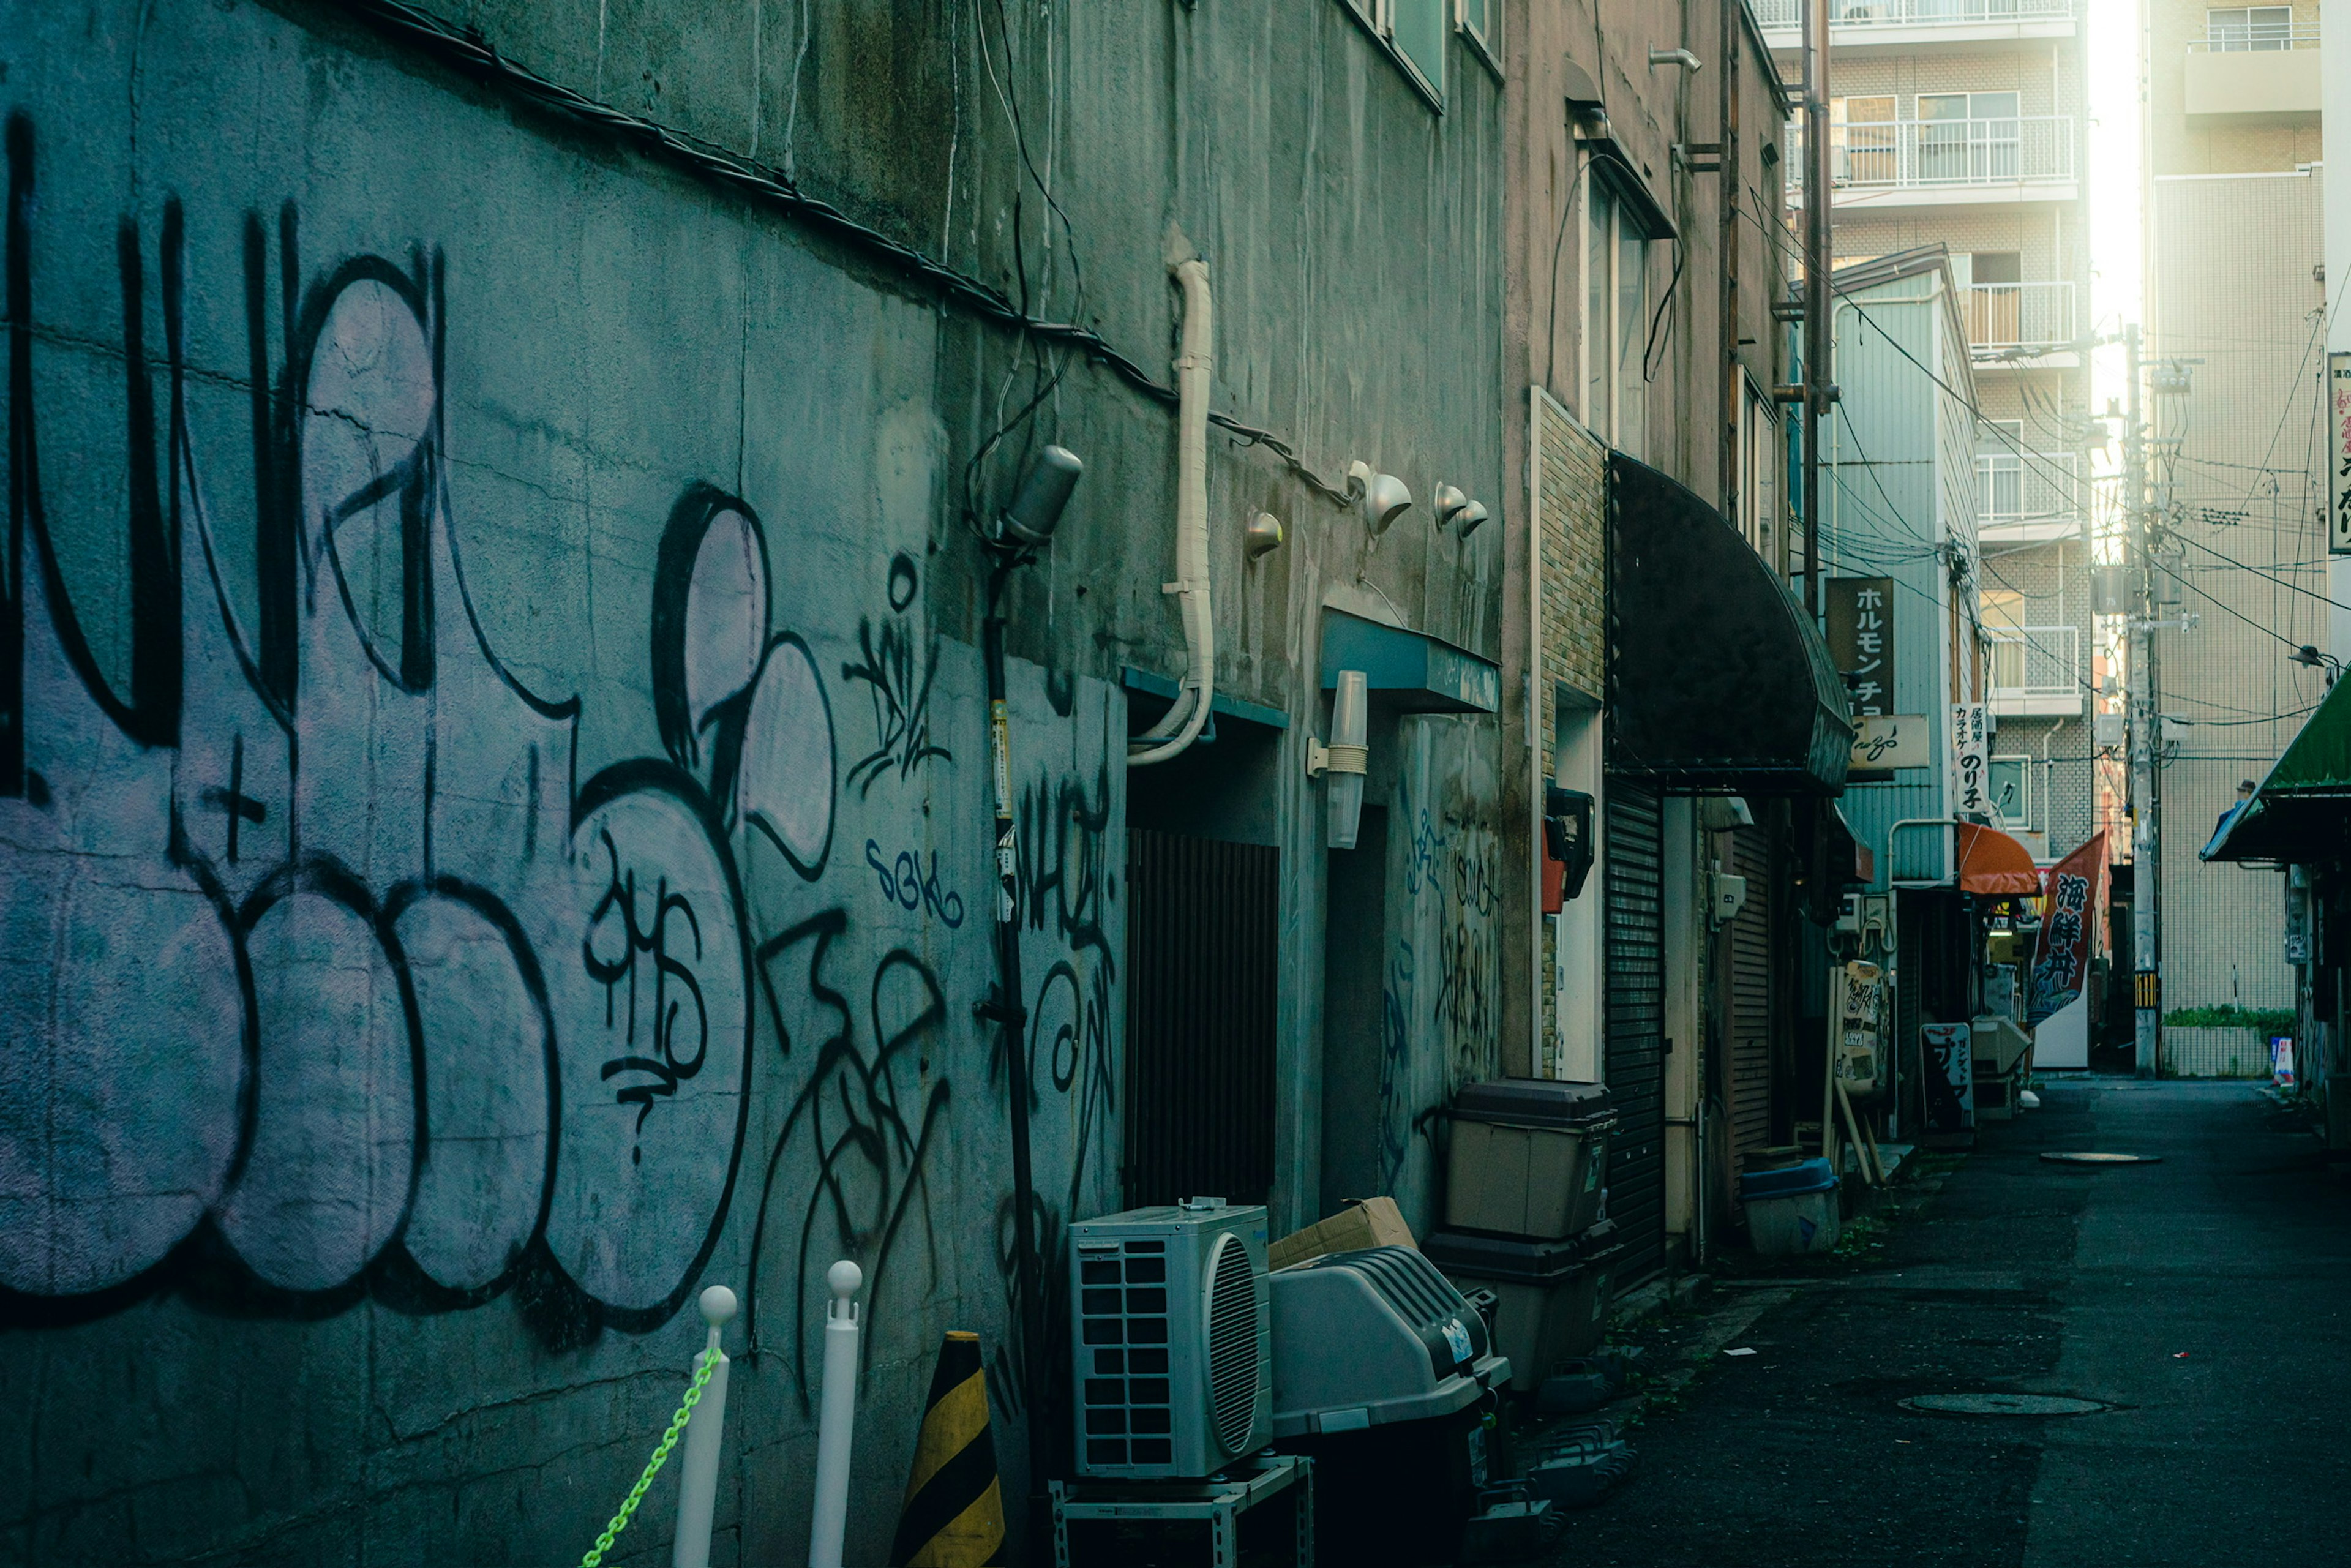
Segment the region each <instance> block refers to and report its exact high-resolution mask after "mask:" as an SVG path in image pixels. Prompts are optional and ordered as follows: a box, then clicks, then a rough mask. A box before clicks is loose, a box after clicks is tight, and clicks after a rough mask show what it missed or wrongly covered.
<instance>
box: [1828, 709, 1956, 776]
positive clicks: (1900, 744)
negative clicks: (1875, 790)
mask: <svg viewBox="0 0 2351 1568" xmlns="http://www.w3.org/2000/svg"><path fill="white" fill-rule="evenodd" d="M1933 763H1934V754H1933V749H1932V747H1930V746H1929V745H1928V722H1927V716H1926V715H1925V714H1923V713H1889V714H1869V715H1855V717H1854V721H1853V757H1852V759H1851V761H1850V762H1849V763H1848V765H1847V766H1846V768H1845V777H1846V778H1848V779H1854V778H1859V779H1863V780H1864V781H1866V780H1868V779H1886V778H1891V777H1892V776H1893V773H1894V770H1895V769H1896V768H1927V767H1931V766H1932V765H1933Z"/></svg>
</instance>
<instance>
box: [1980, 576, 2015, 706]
mask: <svg viewBox="0 0 2351 1568" xmlns="http://www.w3.org/2000/svg"><path fill="white" fill-rule="evenodd" d="M1977 602H1978V614H1979V616H1980V619H1981V623H1982V626H1983V637H1984V646H1985V650H1986V651H1987V652H1988V653H1991V685H1992V689H1993V690H1994V691H2015V690H2018V689H2020V688H2022V686H2023V685H2024V652H2025V650H2024V595H2023V594H2022V593H2018V592H2015V591H2011V590H2009V589H2004V588H1987V589H1985V590H1984V591H1983V593H1982V595H1981V597H1980V599H1979V600H1978V601H1977Z"/></svg>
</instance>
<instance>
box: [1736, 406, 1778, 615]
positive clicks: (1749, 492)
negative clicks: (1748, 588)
mask: <svg viewBox="0 0 2351 1568" xmlns="http://www.w3.org/2000/svg"><path fill="white" fill-rule="evenodd" d="M1746 394H1747V395H1746V396H1745V397H1744V398H1742V399H1741V400H1740V421H1739V531H1740V533H1742V534H1745V535H1746V536H1747V542H1748V544H1749V545H1750V546H1752V547H1753V549H1754V550H1755V553H1756V554H1757V555H1760V556H1761V557H1762V558H1763V559H1765V560H1766V561H1769V562H1770V563H1771V570H1774V571H1777V570H1780V565H1781V560H1780V529H1779V518H1780V483H1779V482H1780V473H1779V464H1780V461H1781V456H1782V448H1781V445H1780V419H1779V414H1778V412H1777V411H1776V410H1775V409H1774V408H1773V407H1772V406H1771V399H1769V398H1767V397H1765V396H1764V395H1763V392H1762V391H1761V389H1760V388H1759V387H1757V386H1756V384H1755V383H1754V382H1751V381H1750V382H1747V383H1746Z"/></svg>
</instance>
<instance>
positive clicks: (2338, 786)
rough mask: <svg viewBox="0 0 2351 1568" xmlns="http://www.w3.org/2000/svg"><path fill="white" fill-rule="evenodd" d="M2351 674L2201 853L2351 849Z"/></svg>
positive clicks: (2238, 855) (2263, 856)
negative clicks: (2250, 797) (2259, 785)
mask: <svg viewBox="0 0 2351 1568" xmlns="http://www.w3.org/2000/svg"><path fill="white" fill-rule="evenodd" d="M2346 694H2351V681H2337V682H2336V683H2335V685H2334V687H2333V688H2332V689H2331V690H2329V691H2328V692H2327V694H2326V696H2325V700H2324V701H2322V702H2321V703H2320V704H2319V705H2318V711H2317V712H2315V713H2314V714H2312V715H2311V716H2309V717H2308V718H2307V719H2305V720H2304V721H2303V726H2302V729H2301V732H2300V733H2298V734H2297V735H2295V737H2294V739H2293V741H2292V742H2291V743H2290V744H2289V745H2288V746H2287V747H2286V748H2285V754H2284V755H2283V757H2280V758H2278V759H2277V765H2276V766H2275V767H2273V768H2271V769H2270V773H2269V777H2268V778H2266V779H2262V782H2261V787H2260V788H2259V789H2255V790H2254V791H2253V798H2252V800H2248V801H2246V802H2245V803H2244V804H2243V805H2242V806H2240V807H2238V808H2236V810H2234V811H2232V812H2231V814H2230V815H2229V816H2227V817H2224V818H2222V819H2221V821H2220V823H2219V825H2218V826H2217V827H2215V828H2214V830H2213V832H2212V839H2211V841H2210V843H2208V844H2206V845H2205V846H2204V849H2203V852H2202V854H2201V856H2200V857H2199V858H2201V859H2204V860H2208V861H2284V862H2304V863H2308V862H2314V861H2329V860H2340V859H2345V858H2346V857H2351V695H2346Z"/></svg>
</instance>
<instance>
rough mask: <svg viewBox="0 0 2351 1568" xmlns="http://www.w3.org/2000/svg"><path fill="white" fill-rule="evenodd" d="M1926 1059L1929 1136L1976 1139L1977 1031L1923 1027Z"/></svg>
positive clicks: (1920, 1029)
mask: <svg viewBox="0 0 2351 1568" xmlns="http://www.w3.org/2000/svg"><path fill="white" fill-rule="evenodd" d="M1918 1047H1919V1051H1920V1053H1921V1054H1922V1055H1924V1056H1925V1058H1926V1068H1927V1083H1926V1088H1927V1132H1928V1134H1929V1135H1930V1136H1932V1135H1935V1134H1941V1135H1943V1136H1946V1137H1962V1138H1972V1137H1973V1136H1974V1135H1975V1130H1976V1042H1975V1031H1974V1030H1971V1029H1970V1028H1969V1027H1968V1026H1967V1025H1966V1024H1963V1023H1922V1024H1920V1025H1919V1026H1918Z"/></svg>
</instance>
